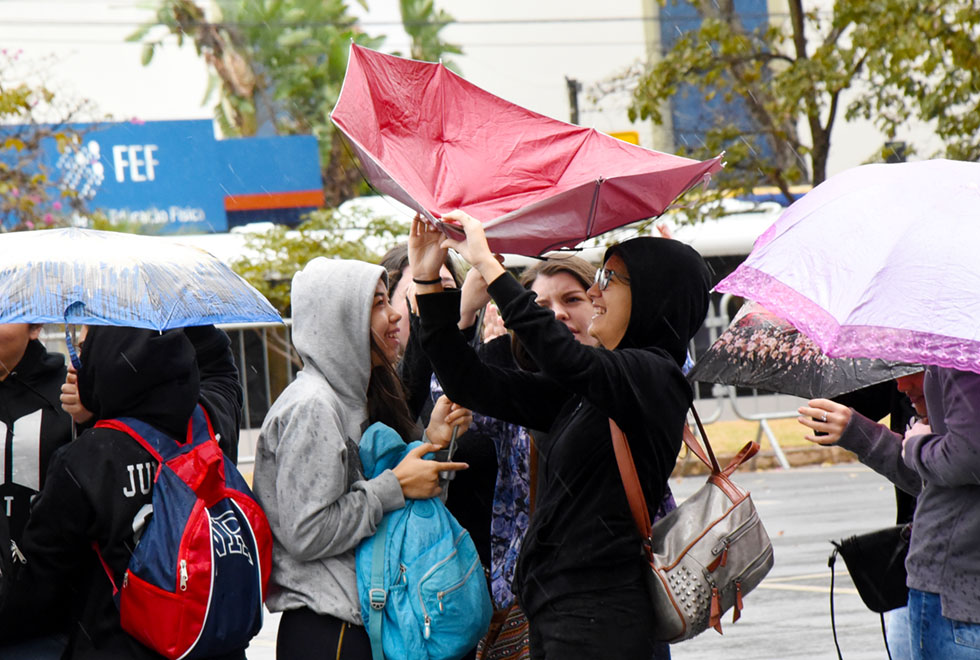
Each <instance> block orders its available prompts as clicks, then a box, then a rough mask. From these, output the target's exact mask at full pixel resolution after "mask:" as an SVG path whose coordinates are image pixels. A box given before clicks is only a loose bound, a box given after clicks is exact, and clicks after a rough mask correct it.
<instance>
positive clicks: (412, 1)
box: [399, 0, 463, 73]
mask: <svg viewBox="0 0 980 660" xmlns="http://www.w3.org/2000/svg"><path fill="white" fill-rule="evenodd" d="M399 4H400V8H401V13H402V25H403V26H404V28H405V32H407V33H408V36H409V37H411V39H412V51H411V53H409V57H411V58H412V59H413V60H422V61H423V62H439V61H441V62H442V63H443V64H444V65H445V66H446V67H447V68H449V69H452V70H453V71H455V72H456V73H459V67H458V66H457V65H456V63H455V62H453V61H452V60H450V59H448V58H446V56H445V55H446V54H447V53H450V54H455V55H462V53H463V49H462V48H461V47H459V46H458V45H456V44H451V43H449V42H447V41H443V39H442V37H441V36H440V34H439V33H440V32H442V30H443V28H445V27H446V26H447V25H449V24H450V23H452V22H453V17H452V16H451V15H450V14H449V12H447V11H445V10H444V9H436V8H435V5H434V4H433V0H399Z"/></svg>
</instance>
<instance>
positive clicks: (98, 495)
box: [0, 326, 244, 660]
mask: <svg viewBox="0 0 980 660" xmlns="http://www.w3.org/2000/svg"><path fill="white" fill-rule="evenodd" d="M78 395H79V397H80V399H81V403H82V405H83V406H84V407H85V408H86V409H87V410H88V411H90V412H91V413H92V415H93V417H94V418H95V419H98V420H101V419H112V418H117V417H124V416H125V417H135V418H137V419H140V420H142V421H144V422H146V423H148V424H150V425H152V426H154V427H156V428H157V429H159V430H161V431H163V432H165V433H167V434H169V435H171V436H174V437H177V438H182V437H184V435H185V434H186V432H187V423H188V420H189V418H190V416H191V414H192V412H193V411H194V408H195V406H196V405H197V404H198V403H199V402H200V403H202V404H203V405H204V407H205V409H206V410H207V412H208V414H209V416H210V418H211V421H212V426H213V427H214V429H215V433H216V434H218V435H220V436H221V437H220V439H219V442H220V444H221V446H222V449H223V451H225V453H226V454H227V455H229V456H230V457H232V458H234V457H235V455H236V453H237V445H238V428H239V423H240V419H241V389H240V387H239V384H238V377H237V369H236V368H235V364H234V361H233V359H232V354H231V348H230V342H229V340H228V337H227V336H226V335H225V334H224V333H223V332H222V331H220V330H218V329H216V328H214V327H213V326H203V327H199V328H187V329H186V330H169V331H166V332H163V333H160V332H156V331H153V330H141V329H135V328H118V327H106V326H92V327H90V328H89V329H88V332H87V335H86V336H84V339H83V342H82V349H81V367H80V368H79V370H78ZM155 468H156V462H155V460H154V459H153V458H152V456H151V455H150V454H149V453H148V452H146V451H145V450H144V449H143V448H142V447H141V446H140V445H139V444H138V443H137V442H135V441H134V440H133V439H132V438H130V437H129V436H128V435H127V434H125V433H123V432H121V431H116V430H113V429H105V428H90V429H88V430H86V431H85V432H84V433H82V434H81V435H80V436H79V437H78V438H77V439H76V440H75V441H74V442H72V443H70V444H68V445H66V446H65V447H63V448H61V449H60V450H58V451H57V452H56V453H55V455H54V457H53V458H52V460H51V465H50V467H49V469H48V474H47V483H46V484H45V486H44V489H43V490H42V491H41V494H40V495H39V496H38V498H37V500H36V501H35V502H34V505H33V507H32V509H31V515H30V518H29V520H28V523H27V527H26V528H25V530H24V534H23V536H22V538H21V543H20V551H21V554H22V555H23V561H22V562H15V564H14V571H13V579H12V581H11V582H10V584H9V585H8V589H9V591H8V593H7V596H6V599H5V602H4V605H3V610H2V612H0V621H2V626H0V640H6V639H10V638H14V637H20V636H25V635H32V634H37V633H38V632H46V630H45V628H46V626H47V624H48V623H49V620H50V612H51V610H52V609H54V610H57V609H59V608H61V607H64V608H67V610H68V616H69V620H70V625H69V629H68V637H69V639H68V647H67V650H66V652H65V654H64V656H63V657H65V658H72V659H79V660H89V659H102V658H105V659H109V658H113V659H144V658H146V659H151V658H152V659H157V658H159V657H160V656H158V655H157V654H155V653H154V652H152V651H151V650H150V649H148V648H146V647H144V646H142V645H141V644H140V643H139V642H137V641H136V640H135V639H133V638H132V637H130V636H129V635H127V634H126V633H125V632H123V630H122V628H121V627H120V624H119V610H118V609H117V607H116V605H115V603H114V602H113V598H112V595H113V587H112V584H111V583H110V581H109V578H108V576H107V575H106V572H105V569H104V568H103V565H102V563H101V561H100V559H99V556H98V555H97V554H96V552H95V551H94V550H93V545H94V544H97V545H98V547H99V548H100V549H101V553H102V557H103V559H104V560H105V564H106V566H107V567H108V569H109V570H110V571H111V572H112V574H113V576H114V579H115V580H116V582H117V584H118V583H119V582H120V580H121V578H122V575H123V572H124V571H125V569H126V567H127V565H128V563H129V558H130V555H131V554H132V551H133V548H134V539H133V534H134V533H133V520H134V518H135V517H136V514H137V512H138V511H139V510H140V509H141V508H142V507H143V506H144V505H145V504H148V503H149V502H150V500H151V490H152V485H153V484H152V479H153V475H154V473H155ZM228 657H229V658H236V659H237V658H244V649H242V650H241V651H239V652H236V653H233V654H231V655H230V656H228Z"/></svg>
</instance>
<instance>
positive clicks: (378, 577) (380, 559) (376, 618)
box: [368, 516, 388, 660]
mask: <svg viewBox="0 0 980 660" xmlns="http://www.w3.org/2000/svg"><path fill="white" fill-rule="evenodd" d="M387 533H388V517H387V516H382V518H381V524H379V525H378V529H377V531H375V532H374V548H373V551H372V553H371V589H370V590H369V591H368V599H369V600H370V604H371V611H370V612H369V614H368V636H369V637H370V638H371V657H372V658H373V660H385V654H384V647H383V646H382V637H381V624H382V622H383V620H384V609H385V605H386V604H387V602H388V592H387V591H386V590H385V537H386V535H387Z"/></svg>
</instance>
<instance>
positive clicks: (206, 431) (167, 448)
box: [95, 404, 215, 465]
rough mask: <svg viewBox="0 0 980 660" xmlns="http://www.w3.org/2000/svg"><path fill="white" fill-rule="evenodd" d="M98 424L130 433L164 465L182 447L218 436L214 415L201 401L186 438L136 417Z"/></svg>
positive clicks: (100, 426)
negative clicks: (175, 435) (214, 426)
mask: <svg viewBox="0 0 980 660" xmlns="http://www.w3.org/2000/svg"><path fill="white" fill-rule="evenodd" d="M95 427H96V428H104V429H113V430H116V431H122V432H123V433H125V434H127V435H129V436H130V437H131V438H133V439H134V440H136V442H138V443H139V444H140V446H142V447H143V449H145V450H146V451H147V452H149V453H150V455H151V456H153V458H155V459H156V460H157V463H159V464H161V465H162V464H163V463H165V462H166V461H168V460H170V459H171V458H173V457H174V456H176V455H177V454H179V453H180V450H181V449H183V448H185V447H188V446H194V445H198V444H200V443H202V442H206V441H207V440H209V439H211V438H214V437H215V436H214V429H213V428H212V426H211V419H210V417H208V413H207V411H206V410H204V406H202V405H201V404H198V405H197V407H196V408H195V409H194V412H193V414H192V415H191V418H190V420H189V421H188V422H187V435H186V437H185V439H184V440H183V441H181V440H179V439H176V438H171V437H170V436H169V435H167V434H166V433H164V432H163V431H160V430H159V429H157V428H156V427H154V426H151V425H149V424H147V423H146V422H144V421H142V420H139V419H136V418H134V417H119V418H118V419H103V420H99V421H98V422H96V423H95Z"/></svg>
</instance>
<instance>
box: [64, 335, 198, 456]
mask: <svg viewBox="0 0 980 660" xmlns="http://www.w3.org/2000/svg"><path fill="white" fill-rule="evenodd" d="M80 359H81V362H82V367H81V369H79V371H78V395H79V397H80V398H81V401H82V405H84V406H85V407H86V408H87V409H88V410H89V411H91V412H92V413H94V414H95V417H96V419H112V418H114V417H136V418H138V419H140V420H142V421H144V422H146V423H147V424H150V425H151V426H154V427H156V428H158V429H160V430H161V431H164V432H165V433H168V434H170V435H171V436H174V437H177V438H182V437H183V435H184V433H185V431H186V428H187V420H188V419H190V416H191V414H192V413H193V412H194V406H196V405H197V402H198V398H199V396H200V377H199V374H198V369H197V360H196V355H195V352H194V346H193V344H191V342H190V340H189V339H187V337H186V336H185V335H184V332H183V331H182V330H168V331H166V332H164V333H160V332H157V331H156V330H143V329H138V328H118V327H112V326H91V327H89V330H88V335H87V336H86V338H85V343H84V344H83V346H82V354H81V356H80Z"/></svg>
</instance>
